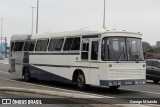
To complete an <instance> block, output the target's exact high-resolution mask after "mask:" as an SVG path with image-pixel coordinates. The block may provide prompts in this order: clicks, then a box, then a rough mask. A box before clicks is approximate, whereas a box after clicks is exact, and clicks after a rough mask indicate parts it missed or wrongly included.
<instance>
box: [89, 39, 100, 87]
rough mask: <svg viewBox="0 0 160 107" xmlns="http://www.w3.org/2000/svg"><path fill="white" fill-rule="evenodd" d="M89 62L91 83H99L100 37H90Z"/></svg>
mask: <svg viewBox="0 0 160 107" xmlns="http://www.w3.org/2000/svg"><path fill="white" fill-rule="evenodd" d="M89 47H90V51H89V64H90V83H91V84H93V85H98V84H99V77H98V75H99V63H98V62H99V57H98V56H99V53H98V51H99V39H98V38H92V39H90V46H89Z"/></svg>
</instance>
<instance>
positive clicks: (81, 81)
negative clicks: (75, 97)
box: [76, 73, 86, 90]
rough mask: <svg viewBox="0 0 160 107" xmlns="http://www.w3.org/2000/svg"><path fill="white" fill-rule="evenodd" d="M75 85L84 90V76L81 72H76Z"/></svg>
mask: <svg viewBox="0 0 160 107" xmlns="http://www.w3.org/2000/svg"><path fill="white" fill-rule="evenodd" d="M76 85H77V88H78V89H80V90H85V88H86V83H85V77H84V75H83V74H82V73H79V74H78V76H77V79H76Z"/></svg>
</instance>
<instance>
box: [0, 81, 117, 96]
mask: <svg viewBox="0 0 160 107" xmlns="http://www.w3.org/2000/svg"><path fill="white" fill-rule="evenodd" d="M2 80H7V81H13V82H20V83H25V84H29V85H33V86H40V87H44V88H50V89H57V90H61V91H67V92H74V93H75V94H76V93H79V94H86V95H92V96H97V97H101V98H115V97H109V96H103V95H98V94H91V93H86V92H80V91H73V90H67V89H61V88H55V87H50V86H43V85H37V84H33V83H27V82H21V81H16V80H10V79H4V78H2Z"/></svg>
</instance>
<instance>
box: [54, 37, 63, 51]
mask: <svg viewBox="0 0 160 107" xmlns="http://www.w3.org/2000/svg"><path fill="white" fill-rule="evenodd" d="M63 41H64V39H57V42H56V46H55V51H61V48H62V45H63Z"/></svg>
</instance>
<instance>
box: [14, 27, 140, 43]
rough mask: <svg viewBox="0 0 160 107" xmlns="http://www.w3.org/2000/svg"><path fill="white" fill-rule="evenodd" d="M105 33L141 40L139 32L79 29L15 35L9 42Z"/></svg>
mask: <svg viewBox="0 0 160 107" xmlns="http://www.w3.org/2000/svg"><path fill="white" fill-rule="evenodd" d="M105 33H108V34H110V33H112V34H113V33H115V34H117V33H118V35H123V36H124V34H127V36H129V35H128V34H130V36H131V37H138V38H141V35H142V34H140V33H139V32H138V33H133V32H127V31H118V30H114V29H113V30H108V29H99V30H97V29H96V30H95V29H89V30H88V29H80V30H73V31H63V32H55V33H44V34H35V35H32V36H31V35H30V34H17V35H13V36H12V37H11V41H15V40H28V39H39V38H53V37H66V36H81V35H88V36H89V35H99V34H105Z"/></svg>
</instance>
